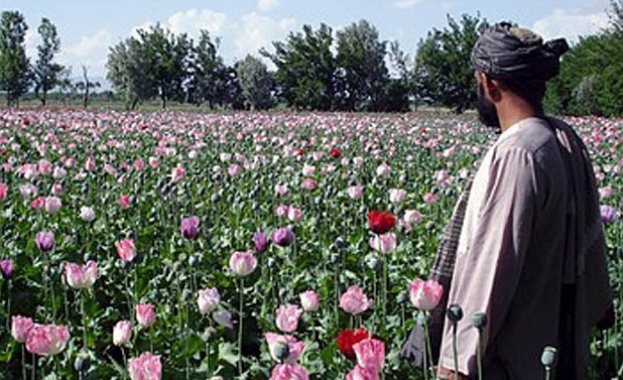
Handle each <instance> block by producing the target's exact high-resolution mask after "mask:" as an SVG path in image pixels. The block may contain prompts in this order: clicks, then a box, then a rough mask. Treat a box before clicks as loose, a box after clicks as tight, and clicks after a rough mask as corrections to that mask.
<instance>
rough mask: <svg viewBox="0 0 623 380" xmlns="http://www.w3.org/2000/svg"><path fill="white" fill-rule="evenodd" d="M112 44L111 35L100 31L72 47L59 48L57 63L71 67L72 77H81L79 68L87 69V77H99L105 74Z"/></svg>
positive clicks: (103, 30) (105, 31) (83, 38)
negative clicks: (84, 67)
mask: <svg viewBox="0 0 623 380" xmlns="http://www.w3.org/2000/svg"><path fill="white" fill-rule="evenodd" d="M113 44H114V39H113V36H112V34H111V33H110V32H109V31H107V30H105V29H101V30H98V31H97V32H95V33H94V34H93V35H91V36H86V37H82V38H81V39H80V41H79V42H78V43H76V44H74V45H70V46H61V51H60V52H59V54H58V62H59V63H60V64H63V65H66V66H72V74H73V76H80V75H82V69H81V67H82V66H83V65H84V66H86V67H87V70H88V73H89V76H90V77H91V78H93V77H101V76H104V75H105V74H106V68H105V66H106V59H107V57H108V51H109V48H110V47H111V46H112V45H113Z"/></svg>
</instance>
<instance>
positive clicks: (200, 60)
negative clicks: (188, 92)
mask: <svg viewBox="0 0 623 380" xmlns="http://www.w3.org/2000/svg"><path fill="white" fill-rule="evenodd" d="M219 44H220V40H219V39H218V38H217V39H216V40H215V41H212V39H211V37H210V33H209V32H208V31H207V30H202V31H201V32H200V34H199V41H198V42H197V46H195V47H194V49H193V51H194V54H195V56H194V65H193V66H192V67H193V75H192V76H191V81H190V84H191V87H192V93H195V94H196V95H195V96H194V97H195V98H196V102H197V103H198V104H201V103H203V102H208V105H209V107H210V108H213V107H214V106H215V105H216V104H223V103H224V102H225V100H224V97H225V94H226V93H227V89H226V86H227V82H228V78H229V77H228V73H227V68H226V66H225V64H224V63H223V59H222V58H221V57H220V56H219V55H218V47H219Z"/></svg>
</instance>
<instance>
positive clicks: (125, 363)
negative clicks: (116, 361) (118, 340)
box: [119, 346, 128, 379]
mask: <svg viewBox="0 0 623 380" xmlns="http://www.w3.org/2000/svg"><path fill="white" fill-rule="evenodd" d="M119 348H121V357H122V358H123V365H124V368H127V367H128V358H127V357H126V354H125V350H124V349H123V346H120V347H119ZM123 378H124V379H125V378H126V371H125V370H124V371H123Z"/></svg>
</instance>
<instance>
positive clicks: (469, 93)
mask: <svg viewBox="0 0 623 380" xmlns="http://www.w3.org/2000/svg"><path fill="white" fill-rule="evenodd" d="M488 27H489V24H488V23H487V21H486V20H485V19H480V16H479V15H478V16H475V17H474V16H469V15H463V16H462V18H461V20H460V21H458V22H457V21H456V20H455V19H454V18H452V17H451V16H448V27H446V28H444V29H441V30H439V29H433V30H432V31H430V32H429V33H428V35H427V36H426V38H425V39H423V40H420V43H419V45H418V49H417V53H416V57H415V73H414V75H415V81H416V87H417V89H418V94H417V96H418V97H419V98H420V99H421V100H424V101H426V102H429V103H432V104H438V105H442V106H445V107H450V108H452V109H454V111H455V112H457V113H461V112H463V111H464V110H465V109H467V108H469V107H471V106H473V105H474V103H475V101H476V88H475V87H476V79H475V78H474V70H473V69H472V66H471V63H470V55H471V50H472V47H473V46H474V44H475V43H476V41H477V40H478V38H479V36H480V35H481V34H482V33H483V32H484V31H485V29H486V28H488Z"/></svg>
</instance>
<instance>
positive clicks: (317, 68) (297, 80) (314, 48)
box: [261, 24, 336, 111]
mask: <svg viewBox="0 0 623 380" xmlns="http://www.w3.org/2000/svg"><path fill="white" fill-rule="evenodd" d="M332 44H333V34H332V30H331V28H330V27H329V26H327V25H326V24H321V25H320V27H319V28H318V30H316V31H314V30H313V29H312V27H311V26H310V25H304V26H303V32H298V33H294V32H292V33H290V34H289V35H288V37H287V40H286V42H280V41H279V42H273V47H274V50H275V52H274V53H269V52H268V51H267V50H265V49H263V50H262V51H261V54H262V55H263V56H265V57H267V58H269V59H270V60H272V62H273V63H274V64H275V66H277V72H276V73H275V81H276V83H277V86H278V87H277V93H278V96H280V97H282V98H283V99H285V100H286V101H287V103H288V104H289V105H291V106H292V107H294V108H296V109H311V110H323V111H326V110H330V109H333V107H334V104H333V103H334V96H335V87H334V80H333V78H334V73H335V69H336V60H335V57H334V56H333V53H332V52H331V45H332Z"/></svg>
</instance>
